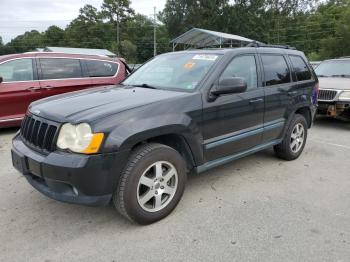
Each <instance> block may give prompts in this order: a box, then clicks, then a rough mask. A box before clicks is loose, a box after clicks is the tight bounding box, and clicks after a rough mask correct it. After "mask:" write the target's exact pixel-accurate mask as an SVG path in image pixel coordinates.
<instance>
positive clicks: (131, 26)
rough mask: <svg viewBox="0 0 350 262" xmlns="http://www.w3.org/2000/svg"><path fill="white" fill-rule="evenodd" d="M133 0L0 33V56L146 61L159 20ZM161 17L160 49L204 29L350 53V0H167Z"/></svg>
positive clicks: (115, 0) (322, 52)
mask: <svg viewBox="0 0 350 262" xmlns="http://www.w3.org/2000/svg"><path fill="white" fill-rule="evenodd" d="M130 3H131V1H130V0H104V1H103V3H102V5H101V9H100V10H101V11H99V10H98V9H97V8H96V7H94V6H91V5H85V6H84V7H82V8H81V9H80V11H79V15H78V17H77V18H75V19H74V20H73V21H72V22H71V23H70V24H69V25H68V26H67V27H66V28H65V29H61V28H59V27H57V26H51V27H49V28H48V29H47V30H46V31H45V32H42V33H40V32H38V31H36V30H32V31H29V32H26V33H24V34H23V35H19V36H17V37H16V38H15V39H13V40H12V41H11V42H10V43H7V44H3V43H2V40H1V37H0V55H2V54H8V53H18V52H26V51H32V50H34V49H35V48H38V47H45V46H67V47H82V48H106V49H109V50H111V51H113V52H115V53H117V54H118V55H120V56H122V57H125V58H126V59H127V61H128V62H132V63H142V62H144V61H146V60H148V59H149V58H151V57H152V56H153V19H150V18H148V17H146V16H144V15H140V14H135V12H134V10H133V9H132V8H131V7H130ZM158 19H159V20H160V21H161V24H158V25H157V53H163V52H168V51H171V46H170V44H169V41H170V39H172V38H174V37H176V36H178V35H180V34H182V33H184V32H186V31H187V30H189V29H191V28H193V27H199V28H205V29H209V30H215V31H221V32H227V33H231V34H237V35H242V36H245V37H248V38H252V39H255V40H258V41H262V42H266V43H272V44H288V45H291V46H295V47H296V48H298V49H300V50H302V51H304V52H305V53H306V54H307V55H308V56H309V58H310V59H312V60H321V59H325V58H331V57H338V56H345V55H350V0H255V1H252V0H234V1H232V0H167V2H166V5H165V8H164V10H163V11H162V12H160V13H159V14H158ZM118 39H119V40H120V41H119V42H118ZM118 43H119V44H118Z"/></svg>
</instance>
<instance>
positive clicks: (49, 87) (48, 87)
mask: <svg viewBox="0 0 350 262" xmlns="http://www.w3.org/2000/svg"><path fill="white" fill-rule="evenodd" d="M52 88H53V86H45V89H47V90H50V89H52Z"/></svg>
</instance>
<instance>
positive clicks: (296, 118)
mask: <svg viewBox="0 0 350 262" xmlns="http://www.w3.org/2000/svg"><path fill="white" fill-rule="evenodd" d="M297 124H302V125H303V127H304V141H303V145H302V147H301V148H300V149H299V151H298V152H293V151H292V149H291V148H290V139H291V136H292V132H293V129H294V127H295V126H296V125H297ZM307 131H308V128H307V123H306V119H305V118H304V117H303V116H302V115H299V114H297V115H295V116H294V118H293V120H292V121H291V123H290V125H289V128H288V131H287V134H286V137H285V139H284V140H285V141H283V143H285V145H284V147H285V150H286V151H287V152H286V153H287V156H288V158H290V159H292V160H293V159H296V158H298V157H299V156H300V155H301V153H302V152H303V150H304V147H305V144H306V140H307V133H308V132H307Z"/></svg>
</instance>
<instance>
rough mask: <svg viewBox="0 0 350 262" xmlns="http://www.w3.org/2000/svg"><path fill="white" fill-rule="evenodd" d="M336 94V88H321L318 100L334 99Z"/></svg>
mask: <svg viewBox="0 0 350 262" xmlns="http://www.w3.org/2000/svg"><path fill="white" fill-rule="evenodd" d="M336 95H337V91H335V90H324V89H320V91H319V93H318V100H324V101H333V100H334V98H335V97H336Z"/></svg>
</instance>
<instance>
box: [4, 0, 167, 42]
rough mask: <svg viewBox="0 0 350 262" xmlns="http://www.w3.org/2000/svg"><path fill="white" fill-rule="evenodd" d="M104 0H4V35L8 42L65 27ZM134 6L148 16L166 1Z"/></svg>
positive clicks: (140, 0)
mask: <svg viewBox="0 0 350 262" xmlns="http://www.w3.org/2000/svg"><path fill="white" fill-rule="evenodd" d="M102 1H103V0H74V1H73V0H51V1H50V0H0V36H1V37H2V39H3V42H4V43H7V42H9V41H10V40H11V39H12V38H15V37H16V36H17V35H20V34H23V33H24V32H26V31H30V30H33V29H36V30H38V31H40V32H42V31H45V30H46V29H47V28H48V27H49V26H50V25H57V26H59V27H61V28H65V26H66V25H67V24H69V22H70V21H71V20H73V19H74V18H76V17H77V16H78V13H79V9H80V8H81V7H83V6H84V5H86V4H90V5H93V6H95V7H97V8H100V6H101V3H102ZM131 2H132V4H131V7H132V8H133V9H134V10H135V11H136V12H137V13H141V14H144V15H147V16H150V15H152V14H153V8H154V7H156V8H157V11H161V10H163V8H164V5H165V2H166V0H131Z"/></svg>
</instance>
